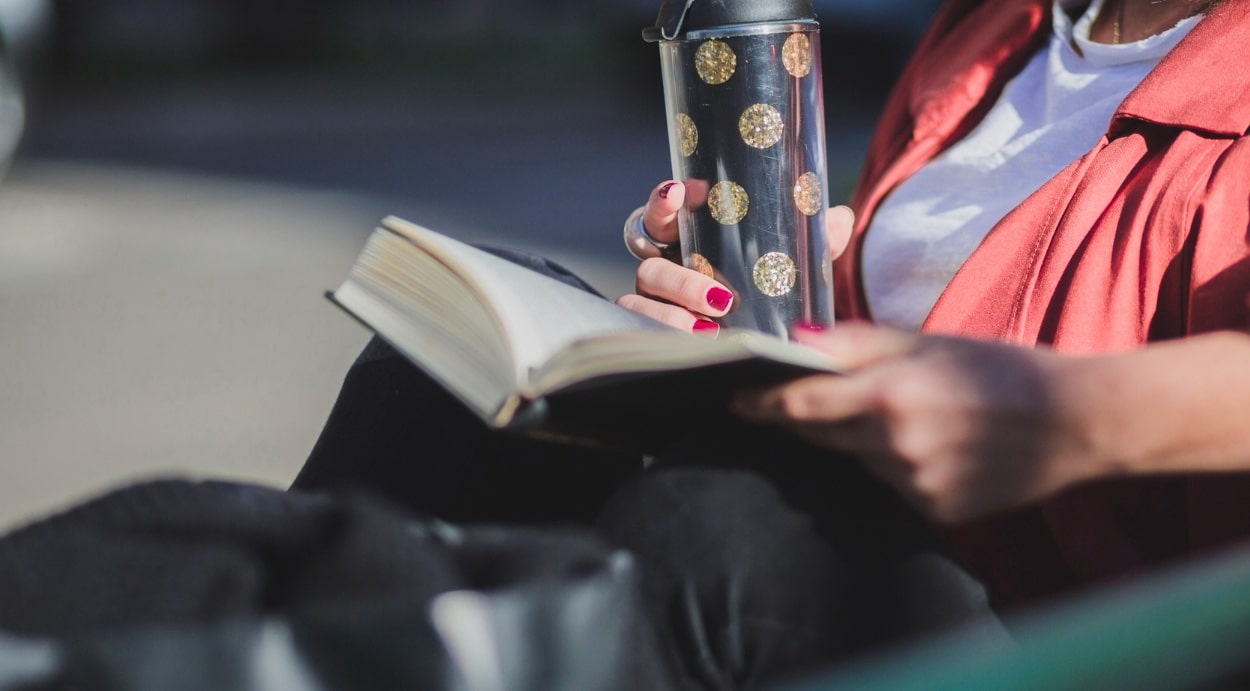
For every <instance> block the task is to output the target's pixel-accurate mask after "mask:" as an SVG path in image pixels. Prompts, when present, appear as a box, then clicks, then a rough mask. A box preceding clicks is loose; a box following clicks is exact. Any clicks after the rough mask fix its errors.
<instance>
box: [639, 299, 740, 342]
mask: <svg viewBox="0 0 1250 691" xmlns="http://www.w3.org/2000/svg"><path fill="white" fill-rule="evenodd" d="M616 304H618V305H620V306H621V307H624V308H625V309H627V310H631V311H633V312H637V313H638V314H641V315H643V316H644V317H650V318H652V319H654V320H656V321H658V322H660V323H662V324H667V325H669V326H671V327H673V328H675V329H680V330H682V331H690V332H692V333H698V334H704V335H709V336H715V335H716V334H718V333H720V325H719V324H717V323H716V322H714V321H711V320H710V319H704V318H703V317H701V316H699V315H698V314H694V313H692V312H691V311H690V310H685V309H682V308H680V307H678V306H677V305H670V304H668V303H666V302H660V301H658V300H652V299H650V298H646V297H643V296H641V295H633V294H631V295H622V296H621V297H619V298H617V299H616Z"/></svg>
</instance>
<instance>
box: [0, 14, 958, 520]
mask: <svg viewBox="0 0 1250 691" xmlns="http://www.w3.org/2000/svg"><path fill="white" fill-rule="evenodd" d="M816 4H817V7H818V12H819V14H820V18H821V23H822V35H823V38H822V43H823V49H824V63H825V65H824V67H825V79H826V91H825V94H826V96H825V97H826V107H827V110H828V134H829V160H830V171H831V188H832V190H831V197H832V199H834V200H835V202H836V201H841V200H844V199H845V198H846V196H847V195H848V194H849V191H850V189H851V187H852V185H853V184H854V179H855V174H856V171H857V167H858V165H859V160H860V158H861V156H862V154H863V151H864V149H865V147H866V144H867V138H868V136H869V134H870V132H871V127H872V122H873V116H874V114H875V112H876V111H877V109H878V107H879V106H880V104H881V101H882V100H883V99H884V97H885V94H886V91H887V89H888V87H889V85H890V83H891V82H892V80H893V78H894V77H895V76H896V74H897V72H898V70H899V69H900V68H901V66H902V62H903V60H904V58H905V57H906V54H907V52H908V51H909V50H910V48H911V46H912V45H913V44H914V42H915V41H916V40H917V38H918V37H919V34H920V32H921V31H922V30H923V27H924V25H925V24H926V22H927V21H928V19H929V18H930V17H931V16H932V14H933V13H934V11H935V10H936V0H876V1H875V2H872V3H865V2H859V1H857V0H842V1H836V0H817V3H816ZM658 6H659V2H658V0H598V1H592V2H586V1H584V0H583V1H576V0H420V1H418V0H351V1H350V2H349V1H348V0H319V1H318V2H316V3H313V2H307V1H305V2H299V1H298V0H110V2H98V1H97V0H0V50H2V52H0V167H3V168H4V169H5V170H6V171H7V172H4V173H2V174H3V175H4V177H3V179H0V373H2V374H0V463H2V464H3V466H2V471H0V472H2V475H0V529H3V528H7V527H11V526H13V525H15V524H17V523H19V522H22V521H26V520H30V519H32V518H35V517H37V516H39V515H41V514H44V513H47V512H49V511H53V510H56V509H58V508H60V506H62V505H63V504H64V503H66V502H69V501H76V500H79V499H81V498H83V497H84V496H85V495H88V494H92V493H96V492H100V491H103V490H105V489H107V488H109V487H111V486H115V485H118V484H122V483H125V482H130V481H133V480H135V479H138V478H142V477H147V476H152V475H158V474H159V475H169V474H178V475H191V476H199V477H205V476H208V477H216V478H230V479H240V480H247V481H253V482H260V483H264V484H270V485H275V486H284V485H285V484H286V483H288V482H289V481H290V479H291V478H292V477H293V476H294V473H295V472H296V471H297V470H298V468H299V466H300V465H301V463H302V461H303V459H304V457H305V456H306V455H307V453H308V451H309V449H310V448H311V447H312V444H313V443H314V441H315V440H316V435H317V433H318V431H319V429H320V427H321V424H322V423H323V422H324V420H325V416H326V414H327V413H328V412H329V409H330V406H331V404H332V403H333V400H334V396H335V394H336V392H337V389H338V386H339V384H340V382H341V379H342V376H343V373H344V372H345V371H346V370H347V368H348V367H349V365H350V364H351V361H352V359H353V358H354V356H355V354H356V352H357V351H358V350H359V348H360V347H361V346H362V345H363V344H364V342H365V341H366V340H367V334H366V333H365V332H364V331H363V330H362V329H361V328H360V327H358V326H357V325H356V324H355V323H354V322H353V321H352V320H350V319H348V318H347V317H345V316H343V315H342V314H341V313H339V312H338V311H336V309H335V308H333V307H332V306H331V305H330V304H329V303H328V302H326V301H325V300H324V299H323V297H322V294H323V292H324V291H325V290H327V289H332V288H334V287H336V286H337V284H338V282H339V281H340V280H341V279H342V278H343V276H344V275H345V274H346V272H347V270H348V269H349V268H350V266H351V264H352V261H353V260H354V258H355V256H356V253H357V252H358V251H359V249H360V247H361V245H362V243H363V241H364V239H365V237H366V236H367V234H368V233H369V232H370V230H372V228H373V227H374V225H375V224H376V223H377V221H378V220H379V219H380V218H382V217H383V216H385V215H387V214H397V215H400V216H404V217H406V218H409V219H410V220H413V221H416V222H418V223H421V224H423V225H427V226H430V227H431V228H434V229H436V230H439V231H441V232H444V233H447V234H449V235H453V236H456V237H459V238H462V239H466V240H470V241H475V242H491V243H496V244H505V245H511V246H519V247H523V248H527V249H531V250H534V251H537V252H541V253H544V254H547V255H550V256H553V257H555V258H557V259H558V260H560V261H562V262H563V263H565V264H566V265H568V266H570V267H571V268H573V269H574V270H576V271H578V272H579V273H580V274H582V275H583V276H584V277H585V278H586V279H587V280H589V281H590V282H591V283H592V284H594V285H596V286H597V287H598V288H599V289H600V290H601V291H603V292H604V293H605V294H608V295H609V296H610V297H615V296H616V295H619V294H620V293H623V292H627V291H628V290H629V289H630V288H631V286H632V269H633V266H634V262H633V260H632V259H631V258H630V257H629V256H628V255H627V254H626V253H625V251H624V249H623V247H622V246H621V242H620V224H621V222H622V220H623V219H624V218H625V216H626V215H627V214H628V213H629V211H630V210H631V209H633V208H634V207H635V206H636V205H638V204H639V203H641V201H642V200H643V199H644V198H645V195H646V193H647V191H648V190H649V189H650V187H651V186H652V185H653V184H655V183H657V182H658V181H660V180H662V179H664V178H666V177H667V176H668V154H667V140H666V135H665V126H664V106H663V102H662V98H661V92H660V82H659V79H660V75H659V61H658V56H657V53H656V49H655V46H651V45H647V44H645V43H643V42H642V40H641V38H640V30H641V28H642V27H643V26H645V25H648V24H650V23H652V22H653V21H654V18H655V14H656V11H657V10H658Z"/></svg>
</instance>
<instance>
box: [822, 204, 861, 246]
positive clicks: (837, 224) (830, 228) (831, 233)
mask: <svg viewBox="0 0 1250 691" xmlns="http://www.w3.org/2000/svg"><path fill="white" fill-rule="evenodd" d="M854 230H855V212H854V211H851V207H849V206H835V207H833V208H831V209H829V212H828V213H826V214H825V239H826V241H827V242H828V243H829V254H830V255H832V256H833V258H834V259H837V258H838V257H840V256H842V253H843V252H844V251H846V245H847V243H849V242H850V241H851V233H852V232H853V231H854Z"/></svg>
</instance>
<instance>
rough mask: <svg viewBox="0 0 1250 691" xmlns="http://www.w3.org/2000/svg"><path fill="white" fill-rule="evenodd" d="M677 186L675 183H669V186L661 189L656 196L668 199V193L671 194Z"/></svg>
mask: <svg viewBox="0 0 1250 691" xmlns="http://www.w3.org/2000/svg"><path fill="white" fill-rule="evenodd" d="M676 184H677V183H675V182H670V183H668V184H667V185H665V186H663V187H661V188H660V191H659V192H657V193H656V195H657V196H658V197H659V198H660V199H668V193H669V192H670V191H671V190H672V189H673V186H674V185H676Z"/></svg>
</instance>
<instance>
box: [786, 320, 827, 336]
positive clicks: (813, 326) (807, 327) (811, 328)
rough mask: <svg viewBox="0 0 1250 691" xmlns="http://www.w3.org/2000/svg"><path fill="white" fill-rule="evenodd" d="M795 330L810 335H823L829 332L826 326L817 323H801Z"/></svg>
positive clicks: (795, 326) (796, 325)
mask: <svg viewBox="0 0 1250 691" xmlns="http://www.w3.org/2000/svg"><path fill="white" fill-rule="evenodd" d="M794 330H795V331H804V332H806V333H809V334H822V333H824V332H826V331H828V330H829V327H827V326H825V325H824V324H817V323H815V322H800V323H798V324H795V325H794Z"/></svg>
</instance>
